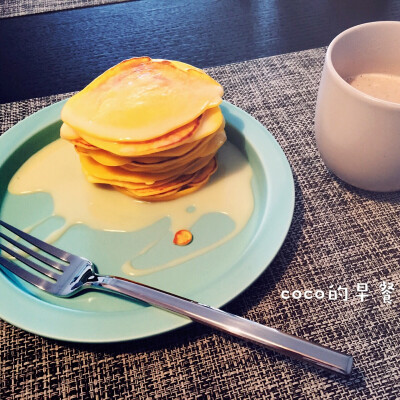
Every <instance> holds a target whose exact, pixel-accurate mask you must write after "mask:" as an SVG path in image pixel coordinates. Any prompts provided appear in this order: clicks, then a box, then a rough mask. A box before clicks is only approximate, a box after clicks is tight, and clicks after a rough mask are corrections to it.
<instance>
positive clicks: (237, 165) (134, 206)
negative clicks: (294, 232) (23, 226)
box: [8, 139, 254, 276]
mask: <svg viewBox="0 0 400 400" xmlns="http://www.w3.org/2000/svg"><path fill="white" fill-rule="evenodd" d="M218 164H219V168H218V170H217V172H216V173H215V175H214V176H212V178H211V179H210V181H209V182H208V184H207V185H206V186H205V187H203V188H202V189H200V190H198V191H197V192H194V193H192V194H190V195H187V196H183V197H181V198H178V199H176V200H172V201H168V202H155V203H148V202H141V201H138V200H135V199H133V198H131V197H129V196H126V195H123V194H121V193H119V192H118V191H116V190H114V189H112V188H109V187H107V186H101V185H95V184H92V183H89V182H88V181H87V180H86V178H85V176H84V174H83V172H82V170H81V167H80V162H79V158H78V156H77V154H76V152H75V150H74V148H73V146H71V144H69V143H68V142H66V141H64V140H62V139H59V140H56V141H55V142H52V143H50V144H49V145H48V146H46V147H44V148H43V149H42V150H40V151H39V152H37V153H36V154H34V155H33V156H32V157H31V158H29V159H28V160H27V161H26V162H25V163H24V164H23V165H22V167H21V168H20V169H19V170H18V171H17V173H16V174H15V175H14V177H13V178H12V180H11V181H10V184H9V188H8V190H9V191H10V192H11V193H13V194H17V195H20V194H28V193H33V192H47V193H49V194H50V195H51V196H52V198H53V201H54V210H53V216H60V217H62V218H63V219H64V220H65V224H64V226H63V227H61V228H60V229H58V230H57V231H54V232H53V233H52V234H51V235H50V236H49V237H48V238H47V239H46V240H47V241H48V242H53V241H55V240H57V239H58V238H59V237H61V236H62V235H63V234H64V233H65V232H66V230H67V229H68V228H70V227H71V226H72V225H74V224H85V225H87V226H89V227H90V228H93V229H99V230H105V231H118V232H121V231H122V232H130V231H138V230H141V229H143V228H146V227H148V226H150V225H152V224H153V223H155V222H157V221H159V220H161V219H162V218H165V217H166V216H168V217H169V218H170V221H171V225H170V231H171V232H172V233H175V232H176V231H178V230H180V229H188V230H190V228H191V227H192V226H193V224H194V223H195V222H196V221H197V220H198V219H199V218H200V217H201V216H202V215H205V214H207V213H211V212H219V213H224V214H227V215H228V216H229V217H230V218H231V219H232V220H233V221H234V222H235V228H234V230H233V231H232V232H231V233H229V234H228V235H226V236H225V237H224V238H223V239H221V240H219V241H218V242H216V243H214V244H213V245H211V246H207V247H205V248H203V249H200V250H196V251H193V252H192V253H190V254H188V255H186V256H185V257H181V258H179V259H175V260H172V261H169V262H168V263H163V262H162V260H160V264H159V265H155V266H153V267H151V268H146V269H137V268H135V267H134V266H132V264H131V262H129V261H127V262H126V263H125V264H124V265H123V266H122V271H123V272H124V273H126V274H129V275H135V276H137V275H145V274H149V273H153V272H155V271H159V270H162V269H165V268H169V267H173V266H175V265H178V264H180V263H182V262H185V261H187V260H190V259H192V258H194V257H196V256H198V255H200V254H203V253H205V252H207V251H210V250H212V249H213V248H215V247H217V246H219V245H221V244H222V243H225V242H226V241H228V240H229V239H231V238H232V237H233V236H235V235H236V234H237V233H238V232H240V231H241V230H242V229H243V228H244V226H245V225H246V223H247V221H248V220H249V218H250V216H251V214H252V212H253V208H254V198H253V192H252V189H251V178H252V170H251V167H250V165H249V163H248V162H247V161H246V159H245V158H244V157H243V155H242V154H241V153H240V151H239V150H238V149H237V148H236V147H235V146H234V145H232V144H231V143H229V142H227V143H225V145H224V146H223V147H222V148H221V149H220V150H219V152H218ZM188 209H192V211H193V210H194V211H193V212H188ZM49 217H51V216H49ZM40 222H42V221H40ZM31 228H32V227H31ZM210 229H212V227H210ZM155 244H156V242H155V243H154V244H152V245H150V246H147V247H146V248H144V249H142V251H141V254H144V253H146V252H147V251H148V250H149V249H150V248H151V247H152V246H153V245H155ZM171 245H172V246H173V244H171Z"/></svg>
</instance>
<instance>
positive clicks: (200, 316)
mask: <svg viewBox="0 0 400 400" xmlns="http://www.w3.org/2000/svg"><path fill="white" fill-rule="evenodd" d="M91 286H92V287H93V286H94V287H97V288H98V289H102V290H106V291H111V292H118V293H120V294H124V295H126V296H129V297H133V298H135V299H138V300H142V301H144V302H146V303H149V304H151V305H153V306H155V307H158V308H162V309H165V310H168V311H172V312H173V313H176V314H179V315H183V316H185V317H188V318H190V319H191V320H193V321H196V322H199V323H202V324H205V325H208V326H211V327H213V328H215V329H218V330H220V331H223V332H227V333H229V334H231V335H233V336H237V337H239V338H242V339H246V340H249V341H251V342H254V343H257V344H260V345H262V346H264V347H266V348H268V349H271V350H274V351H276V352H278V353H282V354H285V355H288V356H290V357H292V358H296V359H300V360H303V361H306V362H308V363H311V364H314V365H317V366H319V367H322V368H324V369H327V370H330V371H334V372H338V373H340V374H343V375H349V374H350V373H351V369H352V365H353V357H352V356H349V355H346V354H344V353H340V352H338V351H335V350H332V349H329V348H327V347H324V346H320V345H318V344H315V343H312V342H309V341H306V340H303V339H300V338H298V337H296V336H292V335H289V334H286V333H283V332H280V331H278V330H277V329H274V328H270V327H268V326H264V325H260V324H258V323H256V322H253V321H250V320H248V319H245V318H242V317H239V316H237V315H233V314H230V313H227V312H225V311H222V310H220V309H217V308H213V307H210V306H207V305H204V304H201V303H197V302H195V301H193V300H189V299H185V298H183V297H180V296H176V295H174V294H171V293H168V292H164V291H162V290H159V289H155V288H152V287H150V286H147V285H143V284H141V283H137V282H133V281H130V280H128V279H124V278H118V277H114V276H98V277H97V280H96V281H95V282H92V284H91Z"/></svg>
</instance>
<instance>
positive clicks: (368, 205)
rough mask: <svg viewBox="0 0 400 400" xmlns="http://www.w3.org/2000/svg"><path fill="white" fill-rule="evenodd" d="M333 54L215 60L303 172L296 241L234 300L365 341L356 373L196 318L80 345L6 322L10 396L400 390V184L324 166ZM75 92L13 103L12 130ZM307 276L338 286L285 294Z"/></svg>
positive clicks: (303, 284)
mask: <svg viewBox="0 0 400 400" xmlns="http://www.w3.org/2000/svg"><path fill="white" fill-rule="evenodd" d="M324 53H325V49H315V50H310V51H304V52H299V53H292V54H287V55H281V56H276V57H270V58H264V59H259V60H252V61H248V62H243V63H238V64H232V65H227V66H221V67H215V68H211V69H209V70H208V71H209V72H210V74H211V75H212V76H214V77H215V78H216V79H217V80H218V81H219V82H221V83H222V85H223V86H224V88H225V93H226V94H225V99H226V100H228V101H230V102H232V103H234V104H236V105H237V106H239V107H240V108H242V109H244V110H245V111H247V112H248V113H250V114H251V115H253V116H254V117H256V118H257V119H258V120H259V121H260V122H261V123H263V124H264V125H265V126H266V127H268V129H269V130H270V132H271V133H272V134H273V135H274V136H275V138H276V139H277V140H278V142H279V143H280V145H281V146H282V148H283V150H284V152H285V153H286V156H287V158H288V160H289V162H290V164H291V166H292V169H293V174H294V179H295V184H296V204H295V212H294V217H293V222H292V225H291V228H290V231H289V233H288V236H287V239H286V241H285V242H284V245H283V247H282V249H281V250H280V252H279V253H278V255H277V257H276V258H275V260H274V261H273V263H272V264H271V265H270V266H269V268H268V269H267V270H266V271H265V273H264V274H263V275H262V276H261V277H260V278H259V279H258V280H257V281H256V282H255V283H254V284H253V285H252V286H251V287H250V288H249V289H248V290H246V291H245V292H244V293H243V294H241V295H240V296H239V297H238V298H237V299H235V300H234V301H233V302H231V303H230V304H229V305H228V306H227V307H226V309H227V310H229V311H230V312H233V313H235V314H239V315H242V316H244V317H246V318H250V319H252V320H254V321H257V322H260V323H262V324H266V325H270V326H273V327H276V328H278V329H281V330H283V331H285V332H288V333H291V334H295V335H298V336H301V337H304V338H305V339H310V340H314V341H316V342H318V343H321V344H324V345H327V346H331V347H333V348H335V349H337V350H340V351H343V352H346V353H351V354H352V355H353V356H354V358H355V370H354V373H353V375H352V376H351V377H350V378H344V377H338V376H335V375H333V374H330V373H327V372H320V371H317V370H316V369H314V368H311V367H308V366H304V365H303V364H300V363H297V362H292V361H290V360H289V359H287V358H285V357H283V356H279V355H275V354H273V353H271V352H269V351H266V350H263V349H261V348H259V347H257V346H253V345H250V344H247V343H243V342H241V341H240V340H236V339H232V338H230V337H228V336H225V335H222V334H219V333H216V332H214V331H212V330H210V329H208V328H205V327H202V326H199V325H194V324H192V325H191V326H189V327H186V328H183V329H181V330H178V331H176V332H172V333H167V334H165V335H162V336H159V337H156V338H149V339H146V340H141V341H138V342H129V343H121V344H114V345H84V344H80V345H77V344H68V343H62V342H56V341H53V340H48V339H43V338H41V337H38V336H35V335H32V334H29V333H27V332H24V331H22V330H20V329H18V328H15V327H13V326H11V325H9V324H8V323H6V322H0V360H1V365H0V369H1V370H0V376H1V387H0V398H1V399H318V398H321V399H396V398H399V397H400V366H399V365H400V362H399V361H400V359H399V353H398V350H399V346H400V329H399V316H400V299H399V293H400V292H399V290H400V267H399V265H398V264H399V256H400V243H399V231H400V215H399V212H400V204H399V200H400V194H399V193H392V194H376V195H374V194H369V193H365V192H362V191H358V190H354V189H352V188H350V187H348V186H347V185H344V184H342V183H341V182H340V181H338V180H337V179H336V178H335V177H334V176H332V175H331V174H330V173H329V172H328V171H327V169H326V168H325V166H324V165H323V163H322V161H321V159H320V156H319V154H318V151H317V149H316V146H315V140H314V132H313V118H314V109H315V101H316V96H317V89H318V84H319V79H320V74H321V70H322V65H323V57H324ZM64 97H65V96H62V95H61V96H53V97H50V98H44V99H34V100H29V101H24V102H20V103H13V104H5V105H0V112H1V115H2V119H1V131H4V130H5V129H7V128H9V127H10V126H12V125H13V124H14V123H16V122H17V121H18V120H19V119H21V118H23V117H25V116H27V115H29V114H31V113H32V112H34V111H36V110H38V109H40V108H42V107H44V106H46V105H48V104H50V103H53V102H55V101H57V100H60V99H62V98H64ZM383 282H388V283H391V284H393V285H394V291H393V293H392V297H391V300H392V303H391V304H386V303H384V299H383V295H382V293H381V290H380V288H379V285H380V284H381V283H383ZM365 283H367V284H368V295H369V296H368V297H367V298H366V299H365V301H363V302H361V300H360V298H359V297H357V294H358V292H357V284H365ZM331 286H332V288H331ZM339 286H341V287H343V288H347V289H348V299H347V300H344V299H343V298H341V297H339V298H338V299H337V300H329V299H328V297H327V295H328V291H329V289H330V288H331V289H337V288H338V287H339ZM306 289H308V290H311V291H313V292H315V291H317V290H322V291H324V292H325V294H326V297H325V298H324V299H320V300H318V299H316V298H313V299H310V300H306V299H304V298H302V299H299V300H296V299H292V298H290V299H288V300H283V299H282V298H281V293H282V291H284V290H289V291H290V292H293V291H294V290H301V291H304V290H306ZM339 292H340V293H343V291H339ZM5 306H6V305H4V304H3V305H2V307H5Z"/></svg>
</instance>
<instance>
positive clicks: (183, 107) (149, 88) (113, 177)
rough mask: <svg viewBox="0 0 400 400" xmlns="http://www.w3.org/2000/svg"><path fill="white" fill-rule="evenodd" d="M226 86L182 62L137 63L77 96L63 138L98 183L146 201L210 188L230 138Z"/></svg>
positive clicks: (67, 110) (67, 111) (68, 108)
mask: <svg viewBox="0 0 400 400" xmlns="http://www.w3.org/2000/svg"><path fill="white" fill-rule="evenodd" d="M222 95H223V89H222V87H221V86H220V85H219V84H218V83H217V82H216V81H215V80H213V79H212V78H211V77H210V76H208V75H207V74H206V73H205V72H204V71H202V70H200V69H198V68H195V67H192V66H190V65H188V64H185V63H181V62H178V61H167V60H152V59H150V58H148V57H141V58H133V59H130V60H126V61H123V62H121V63H120V64H118V65H116V66H114V67H113V68H111V69H109V70H107V71H106V72H104V73H103V74H102V75H100V76H99V77H98V78H96V79H95V80H94V81H93V82H91V83H90V84H89V85H88V86H86V87H85V88H84V89H83V90H82V91H81V92H79V93H77V94H76V95H74V96H73V97H71V98H70V99H69V100H68V101H67V103H66V104H65V106H64V107H63V109H62V112H61V119H62V120H63V122H64V123H63V125H62V127H61V137H62V138H64V139H67V140H69V141H70V142H71V143H73V144H74V145H75V149H76V151H77V152H78V154H79V158H80V161H81V165H82V169H83V171H84V173H85V174H86V176H87V179H88V180H89V181H90V182H93V183H101V184H108V185H112V186H113V187H114V188H115V189H117V190H120V191H121V192H123V193H125V194H128V195H130V196H133V197H135V198H137V199H140V200H144V201H159V200H171V199H174V198H177V197H180V196H182V195H185V194H188V193H191V192H193V191H195V190H197V189H199V188H200V187H202V186H203V185H204V184H206V183H207V181H208V179H209V178H210V176H211V175H212V174H213V173H214V172H215V170H216V168H217V162H216V158H215V155H216V152H217V150H218V149H219V148H220V147H221V146H222V145H223V143H224V142H225V140H226V136H225V131H224V127H225V121H224V118H223V115H222V112H221V110H220V108H219V104H220V103H221V102H222Z"/></svg>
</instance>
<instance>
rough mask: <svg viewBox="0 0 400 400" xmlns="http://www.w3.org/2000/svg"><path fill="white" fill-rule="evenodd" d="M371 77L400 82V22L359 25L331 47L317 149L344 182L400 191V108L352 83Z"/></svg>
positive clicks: (318, 120)
mask: <svg viewBox="0 0 400 400" xmlns="http://www.w3.org/2000/svg"><path fill="white" fill-rule="evenodd" d="M368 73H382V74H391V75H395V76H398V77H400V22H395V21H382V22H371V23H367V24H362V25H358V26H355V27H353V28H350V29H348V30H346V31H344V32H342V33H341V34H340V35H338V36H337V37H336V38H335V39H334V40H333V41H332V43H331V44H330V45H329V47H328V51H327V54H326V58H325V65H324V69H323V73H322V79H321V83H320V88H319V92H318V99H317V107H316V115H315V135H316V141H317V146H318V149H319V151H320V154H321V157H322V159H323V161H324V163H325V164H326V166H327V167H328V168H329V169H330V170H331V171H332V172H333V173H334V174H335V175H337V176H338V177H339V178H341V179H342V180H343V181H345V182H347V183H349V184H351V185H353V186H356V187H359V188H361V189H366V190H372V191H379V192H387V191H396V190H400V104H398V103H395V102H389V101H385V100H380V99H378V98H375V97H372V96H370V95H367V94H364V93H363V92H361V91H359V90H357V89H355V88H354V87H352V86H351V85H350V84H349V83H347V81H346V78H348V77H350V76H355V75H359V74H368Z"/></svg>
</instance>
